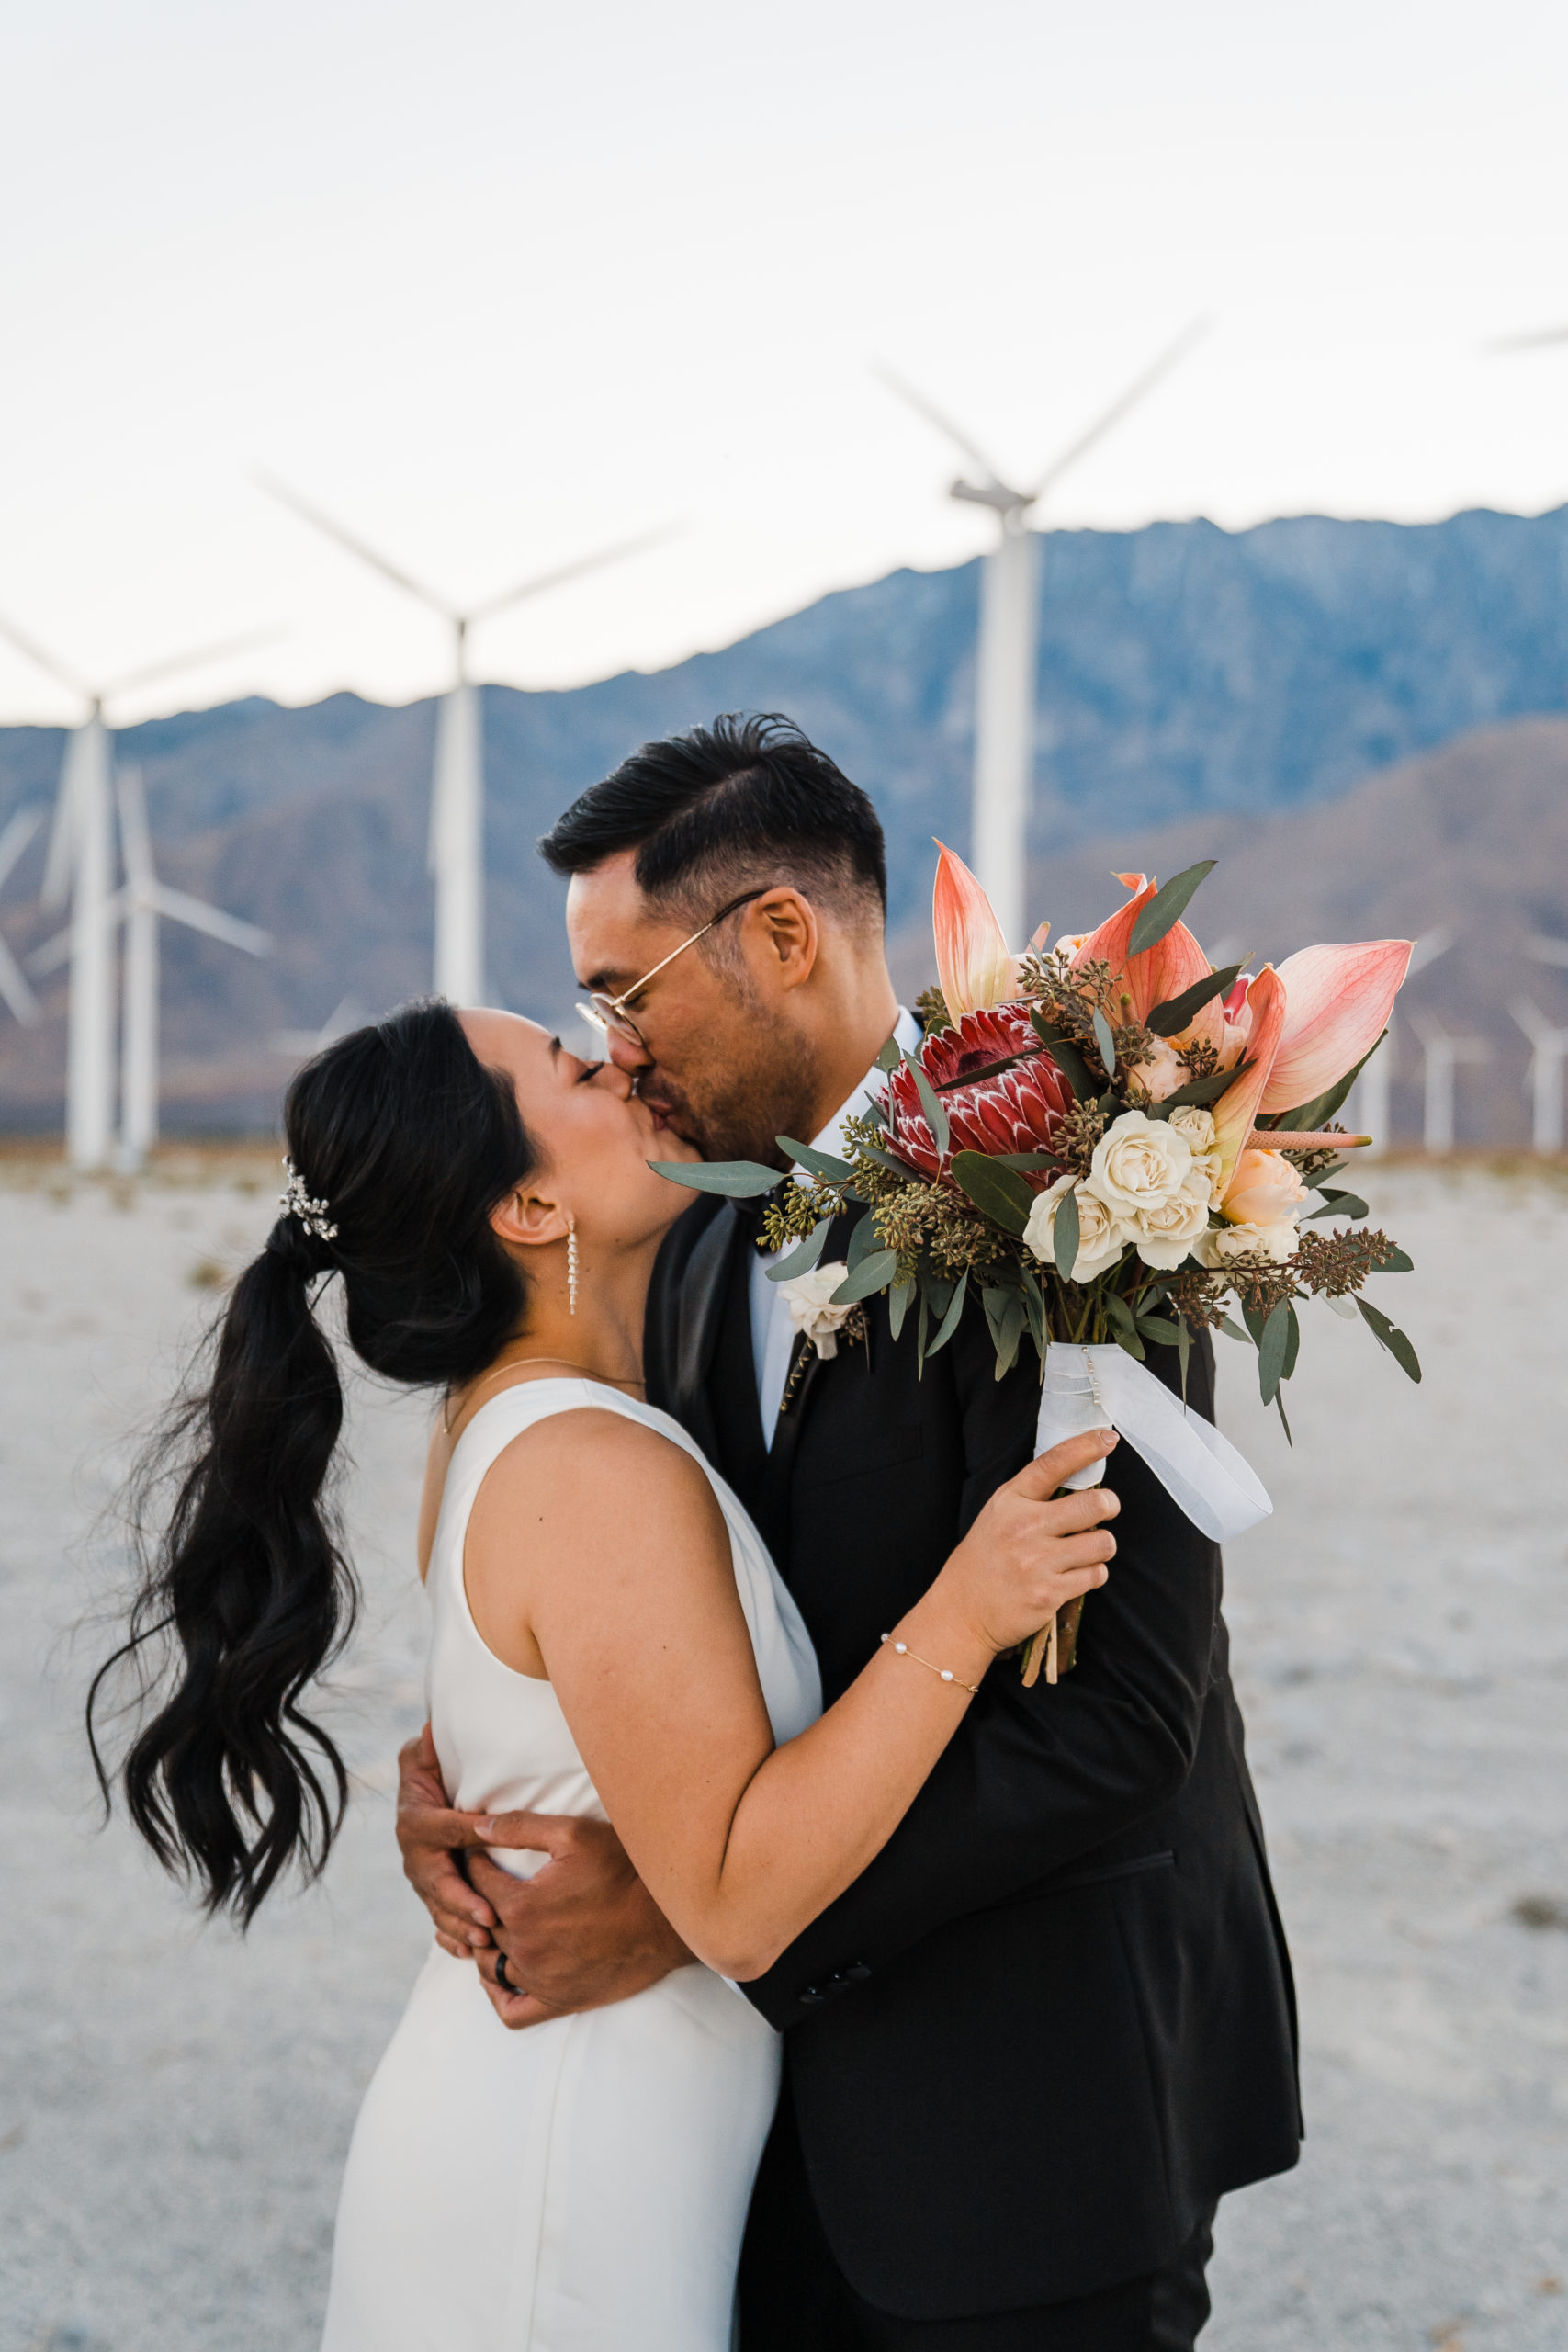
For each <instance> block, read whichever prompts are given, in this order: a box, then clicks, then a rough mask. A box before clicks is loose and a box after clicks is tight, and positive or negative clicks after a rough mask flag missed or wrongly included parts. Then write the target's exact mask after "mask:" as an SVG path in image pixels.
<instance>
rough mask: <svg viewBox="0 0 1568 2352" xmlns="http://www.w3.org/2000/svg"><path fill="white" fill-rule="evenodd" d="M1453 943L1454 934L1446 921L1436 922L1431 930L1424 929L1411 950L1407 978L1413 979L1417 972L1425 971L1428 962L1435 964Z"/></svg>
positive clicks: (1406, 972)
mask: <svg viewBox="0 0 1568 2352" xmlns="http://www.w3.org/2000/svg"><path fill="white" fill-rule="evenodd" d="M1453 944H1454V934H1453V933H1452V932H1451V931H1450V929H1449V928H1448V926H1447V924H1446V923H1440V922H1439V923H1435V924H1434V925H1433V927H1432V929H1431V930H1430V931H1424V932H1423V933H1421V936H1420V938H1419V939H1418V940H1417V941H1416V944H1415V946H1414V947H1413V948H1412V949H1411V951H1410V963H1409V967H1408V968H1407V969H1406V971H1405V975H1404V977H1405V978H1406V979H1407V980H1413V979H1414V978H1415V977H1416V973H1417V972H1424V971H1425V970H1426V968H1427V965H1428V964H1435V963H1436V962H1437V960H1438V956H1446V955H1447V954H1448V952H1449V949H1450V947H1451V946H1452V945H1453Z"/></svg>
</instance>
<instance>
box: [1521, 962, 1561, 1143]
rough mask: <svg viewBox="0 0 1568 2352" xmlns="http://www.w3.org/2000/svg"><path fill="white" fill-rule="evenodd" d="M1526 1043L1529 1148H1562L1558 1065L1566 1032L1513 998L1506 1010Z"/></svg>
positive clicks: (1534, 1007) (1535, 1007) (1527, 1003)
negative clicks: (1529, 1101) (1528, 1094)
mask: <svg viewBox="0 0 1568 2352" xmlns="http://www.w3.org/2000/svg"><path fill="white" fill-rule="evenodd" d="M1508 1010H1509V1012H1511V1013H1512V1014H1513V1016H1514V1019H1515V1020H1516V1021H1517V1023H1518V1024H1519V1027H1520V1028H1521V1029H1522V1030H1523V1031H1524V1033H1525V1035H1526V1036H1527V1037H1528V1038H1529V1041H1530V1046H1531V1049H1532V1050H1531V1053H1530V1065H1529V1079H1530V1092H1531V1096H1532V1098H1533V1102H1532V1108H1533V1112H1534V1116H1533V1118H1532V1121H1531V1136H1530V1145H1531V1148H1532V1149H1533V1150H1535V1151H1541V1152H1558V1151H1561V1150H1562V1064H1563V1062H1564V1060H1565V1059H1568V1029H1559V1028H1557V1027H1556V1026H1555V1025H1554V1024H1553V1023H1551V1022H1550V1021H1549V1020H1548V1019H1547V1017H1546V1015H1545V1013H1544V1012H1541V1010H1540V1006H1539V1005H1537V1004H1534V1003H1532V1002H1531V1001H1530V999H1529V997H1528V996H1521V997H1516V998H1515V1000H1514V1001H1513V1003H1512V1004H1511V1005H1510V1006H1509V1007H1508Z"/></svg>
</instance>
